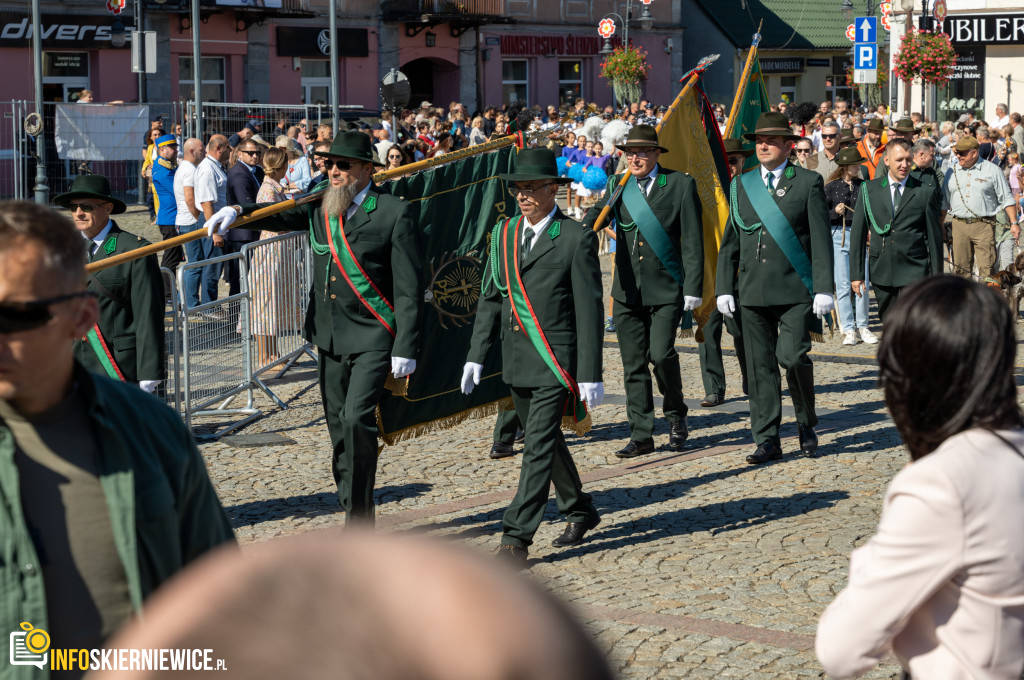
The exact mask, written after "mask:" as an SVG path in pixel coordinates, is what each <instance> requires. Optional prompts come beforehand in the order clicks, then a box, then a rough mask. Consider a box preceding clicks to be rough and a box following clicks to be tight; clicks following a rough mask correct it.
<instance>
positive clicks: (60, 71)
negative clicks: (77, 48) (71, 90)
mask: <svg viewBox="0 0 1024 680" xmlns="http://www.w3.org/2000/svg"><path fill="white" fill-rule="evenodd" d="M43 75H44V76H57V77H62V78H81V77H88V76H89V53H88V52H43Z"/></svg>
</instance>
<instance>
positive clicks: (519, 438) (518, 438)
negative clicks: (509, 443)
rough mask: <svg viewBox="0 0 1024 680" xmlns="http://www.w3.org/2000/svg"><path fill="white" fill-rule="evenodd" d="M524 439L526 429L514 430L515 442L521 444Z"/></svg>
mask: <svg viewBox="0 0 1024 680" xmlns="http://www.w3.org/2000/svg"><path fill="white" fill-rule="evenodd" d="M525 441H526V430H516V444H522V443H523V442H525Z"/></svg>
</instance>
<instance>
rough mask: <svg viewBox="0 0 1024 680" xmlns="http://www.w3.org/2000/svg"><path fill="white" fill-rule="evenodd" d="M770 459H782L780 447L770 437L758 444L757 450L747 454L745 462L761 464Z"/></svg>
mask: <svg viewBox="0 0 1024 680" xmlns="http://www.w3.org/2000/svg"><path fill="white" fill-rule="evenodd" d="M770 460H782V449H781V448H779V445H778V444H777V443H775V442H773V441H772V440H770V439H769V440H768V441H766V442H764V443H763V444H760V445H758V447H757V450H756V451H754V452H753V453H752V454H750V455H749V456H747V462H748V463H750V464H751V465H761V464H762V463H767V462H768V461H770Z"/></svg>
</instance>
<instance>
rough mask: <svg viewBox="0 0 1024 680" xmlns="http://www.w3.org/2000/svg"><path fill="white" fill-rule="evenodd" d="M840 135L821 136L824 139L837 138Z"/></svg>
mask: <svg viewBox="0 0 1024 680" xmlns="http://www.w3.org/2000/svg"><path fill="white" fill-rule="evenodd" d="M838 136H839V135H822V136H821V138H822V139H835V138H836V137H838Z"/></svg>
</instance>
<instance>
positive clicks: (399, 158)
mask: <svg viewBox="0 0 1024 680" xmlns="http://www.w3.org/2000/svg"><path fill="white" fill-rule="evenodd" d="M388 160H389V161H400V160H402V157H401V156H388Z"/></svg>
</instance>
